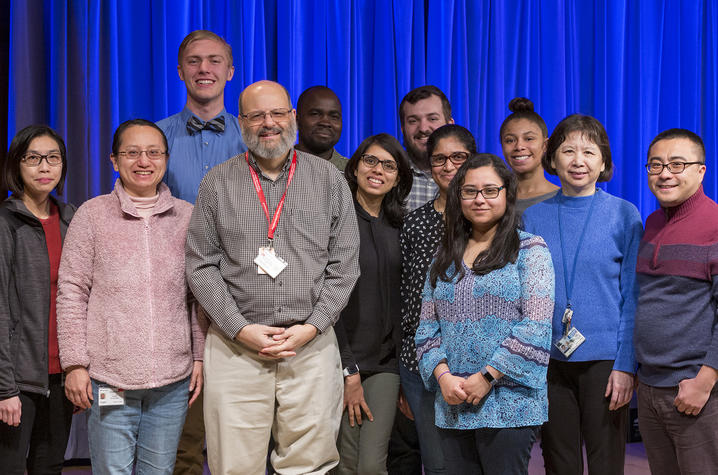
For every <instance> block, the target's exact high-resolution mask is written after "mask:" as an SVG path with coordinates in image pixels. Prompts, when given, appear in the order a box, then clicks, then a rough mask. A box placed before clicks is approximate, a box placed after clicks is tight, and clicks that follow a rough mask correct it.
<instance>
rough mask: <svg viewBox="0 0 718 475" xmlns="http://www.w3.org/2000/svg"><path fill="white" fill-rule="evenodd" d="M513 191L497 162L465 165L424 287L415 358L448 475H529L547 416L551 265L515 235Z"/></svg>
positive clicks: (542, 250) (540, 250)
mask: <svg viewBox="0 0 718 475" xmlns="http://www.w3.org/2000/svg"><path fill="white" fill-rule="evenodd" d="M516 189H517V183H516V178H515V176H514V175H513V173H511V171H510V170H509V169H508V168H507V167H506V165H505V164H504V162H503V161H502V160H501V159H500V158H498V157H496V156H495V155H490V154H478V155H474V156H472V157H471V158H470V159H469V160H467V161H466V163H464V165H463V166H462V167H461V168H460V169H459V171H458V172H457V174H456V176H455V178H454V180H453V181H452V182H451V185H450V188H449V192H448V196H447V204H446V213H445V214H446V232H445V234H444V236H443V237H442V241H441V244H440V246H439V251H438V253H437V256H436V258H435V259H434V262H433V263H432V265H431V269H430V272H429V276H428V279H427V282H426V285H425V287H424V295H423V303H422V309H421V319H420V322H419V328H418V330H417V332H416V347H417V357H418V359H419V370H420V372H421V375H422V378H423V379H424V383H425V384H426V386H427V388H428V389H429V390H434V391H436V400H435V409H436V425H437V426H438V427H439V428H440V432H441V438H442V448H443V450H444V457H445V462H446V466H447V468H448V471H449V473H461V474H464V473H472V474H473V473H480V474H482V473H486V474H492V473H501V474H508V473H527V471H528V461H529V457H530V453H531V446H532V445H533V442H534V440H535V437H536V432H537V429H538V426H540V425H541V424H542V423H543V422H544V421H546V419H547V416H548V402H547V397H546V368H547V365H548V359H549V345H550V343H551V317H552V315H553V298H554V273H553V265H552V263H551V255H550V254H549V252H548V249H547V247H546V244H545V243H544V241H543V239H541V238H540V237H539V236H534V235H531V234H528V233H526V232H523V231H520V230H519V229H518V224H519V218H518V215H517V213H516V209H515V205H516Z"/></svg>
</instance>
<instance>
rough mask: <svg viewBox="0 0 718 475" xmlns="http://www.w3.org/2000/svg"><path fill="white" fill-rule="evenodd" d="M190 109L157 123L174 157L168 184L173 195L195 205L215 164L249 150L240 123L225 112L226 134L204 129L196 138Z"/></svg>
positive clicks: (221, 114) (166, 180) (168, 165)
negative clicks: (190, 127) (189, 126)
mask: <svg viewBox="0 0 718 475" xmlns="http://www.w3.org/2000/svg"><path fill="white" fill-rule="evenodd" d="M192 115H193V114H192V112H190V110H189V109H187V107H185V108H184V109H182V111H181V112H179V113H177V114H175V115H171V116H169V117H167V118H165V119H162V120H160V121H159V122H157V125H158V126H159V127H160V128H161V129H162V130H163V131H164V133H165V135H166V136H167V143H168V145H169V152H170V157H169V161H168V162H167V172H166V173H165V177H164V182H165V183H167V186H169V188H170V190H171V191H172V196H175V197H177V198H180V199H183V200H185V201H189V202H190V203H194V202H195V200H196V199H197V190H199V183H200V182H201V181H202V178H204V175H205V174H206V173H207V172H208V171H210V170H211V169H212V168H213V167H214V166H215V165H219V164H220V163H222V162H224V161H225V160H227V159H229V158H232V157H234V156H235V155H238V154H240V153H244V152H245V151H246V150H247V147H245V145H244V142H242V135H241V134H240V131H239V121H238V120H237V118H236V117H235V116H233V115H232V114H230V113H228V112H227V111H226V110H224V109H222V112H220V113H219V115H218V116H217V117H219V116H224V123H225V129H224V132H221V133H220V132H214V131H211V130H201V131H199V132H196V133H194V134H192V135H190V133H189V132H188V131H187V121H188V120H189V118H190V117H191V116H192Z"/></svg>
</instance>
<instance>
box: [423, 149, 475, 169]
mask: <svg viewBox="0 0 718 475" xmlns="http://www.w3.org/2000/svg"><path fill="white" fill-rule="evenodd" d="M469 155H470V154H469V153H467V152H454V153H452V154H451V155H442V154H440V153H437V154H435V155H432V156H431V157H429V161H430V162H431V166H432V167H443V166H444V164H445V163H446V160H447V159H448V160H451V163H453V164H454V165H461V164H462V163H464V162H465V161H466V160H467V159H468V158H469Z"/></svg>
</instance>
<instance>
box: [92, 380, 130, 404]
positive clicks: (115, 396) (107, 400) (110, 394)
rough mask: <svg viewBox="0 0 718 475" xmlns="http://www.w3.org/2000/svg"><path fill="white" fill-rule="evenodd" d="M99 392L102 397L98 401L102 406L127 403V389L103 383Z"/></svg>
mask: <svg viewBox="0 0 718 475" xmlns="http://www.w3.org/2000/svg"><path fill="white" fill-rule="evenodd" d="M97 392H98V396H99V399H100V400H99V401H98V404H99V405H100V407H102V406H124V405H125V391H124V390H123V389H119V388H113V387H111V386H106V385H102V386H100V387H99V388H98V391H97Z"/></svg>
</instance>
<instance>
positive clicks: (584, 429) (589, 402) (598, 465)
mask: <svg viewBox="0 0 718 475" xmlns="http://www.w3.org/2000/svg"><path fill="white" fill-rule="evenodd" d="M612 369H613V361H585V362H577V363H567V362H563V361H557V360H554V359H551V360H550V361H549V365H548V376H547V379H548V422H546V423H545V424H544V426H543V430H542V432H541V446H542V448H543V457H544V462H545V464H546V473H547V475H552V474H557V475H577V474H581V473H583V452H582V450H581V444H582V442H585V444H586V456H587V459H588V473H589V474H591V475H615V474H622V473H623V465H624V461H625V456H626V430H627V427H628V405H626V406H623V407H622V408H620V409H618V410H616V411H609V410H608V404H609V401H608V399H606V398H605V397H604V396H603V395H604V394H605V393H606V384H608V376H609V375H610V374H611V371H612Z"/></svg>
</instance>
